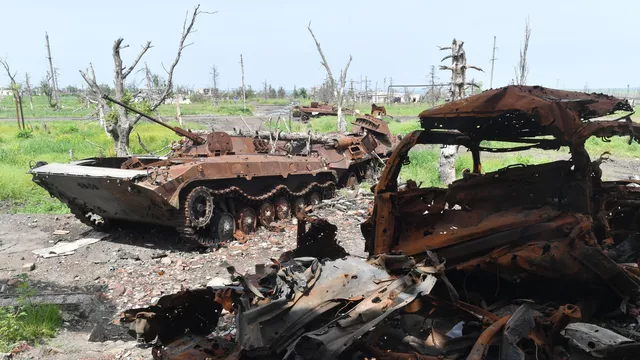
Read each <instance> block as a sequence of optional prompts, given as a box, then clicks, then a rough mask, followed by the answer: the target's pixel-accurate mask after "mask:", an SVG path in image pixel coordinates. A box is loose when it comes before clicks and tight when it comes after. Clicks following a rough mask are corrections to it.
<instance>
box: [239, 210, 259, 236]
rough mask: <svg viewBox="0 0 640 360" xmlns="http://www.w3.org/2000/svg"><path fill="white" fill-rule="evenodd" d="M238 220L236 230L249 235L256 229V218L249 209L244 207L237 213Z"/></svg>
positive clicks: (253, 211) (253, 212) (254, 212)
mask: <svg viewBox="0 0 640 360" xmlns="http://www.w3.org/2000/svg"><path fill="white" fill-rule="evenodd" d="M236 217H237V219H238V229H240V231H242V232H243V233H245V234H249V233H251V232H253V231H255V229H256V222H257V221H258V219H257V217H256V211H255V210H253V209H252V208H250V207H245V208H242V209H240V211H238V214H237V215H236Z"/></svg>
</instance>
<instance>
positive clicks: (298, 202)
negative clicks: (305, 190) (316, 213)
mask: <svg viewBox="0 0 640 360" xmlns="http://www.w3.org/2000/svg"><path fill="white" fill-rule="evenodd" d="M305 206H307V205H306V204H305V203H304V197H302V196H297V197H296V198H295V199H293V210H294V211H295V214H296V215H297V214H298V213H299V212H300V211H304V208H305Z"/></svg>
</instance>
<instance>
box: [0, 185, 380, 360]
mask: <svg viewBox="0 0 640 360" xmlns="http://www.w3.org/2000/svg"><path fill="white" fill-rule="evenodd" d="M369 199H370V198H364V197H362V196H358V197H357V198H356V199H353V198H351V197H349V198H348V199H346V200H344V203H343V205H338V206H339V207H341V210H338V209H336V208H330V207H327V208H324V209H319V210H317V211H316V213H317V215H318V216H322V217H324V218H327V219H328V220H329V221H330V222H332V223H333V224H336V225H337V226H338V232H339V241H340V245H342V246H343V247H344V248H345V249H346V250H347V251H348V252H349V253H350V254H352V255H356V256H363V257H364V256H365V253H364V242H363V239H362V235H361V233H360V230H359V224H360V222H362V221H363V220H364V218H365V216H366V210H367V206H368V204H369ZM280 225H281V227H282V229H281V231H268V230H266V229H259V230H258V231H257V232H255V233H253V234H251V236H250V237H249V238H248V239H247V241H246V242H245V243H244V244H241V243H239V242H233V243H231V244H229V245H228V246H226V247H223V248H221V249H218V250H216V251H203V250H202V249H195V248H193V247H190V246H188V245H187V244H185V243H183V242H181V241H180V239H179V236H178V234H177V233H176V232H175V231H174V230H172V229H163V228H153V227H149V228H147V227H127V228H120V229H115V230H114V231H112V232H111V233H109V235H108V237H106V238H105V239H103V240H101V241H99V242H97V243H94V244H91V245H88V246H86V247H83V248H80V249H78V250H77V251H76V252H75V254H73V255H68V256H60V257H53V258H47V259H44V258H39V257H37V256H36V255H34V254H33V253H32V250H35V249H40V248H45V247H49V246H52V245H54V244H55V243H57V242H59V241H73V240H76V239H79V238H83V237H91V236H95V235H96V234H95V233H94V232H93V231H92V230H91V229H90V228H89V227H87V226H85V225H83V224H81V223H80V222H79V221H77V220H76V219H75V218H74V217H73V216H72V215H26V214H15V215H9V214H4V215H0V259H2V261H0V286H1V289H0V290H1V292H0V302H2V301H9V300H10V299H11V298H13V297H15V294H16V291H17V289H16V286H15V285H12V281H11V279H14V278H15V277H16V276H17V275H18V274H20V273H23V272H27V273H28V275H29V279H30V280H31V282H32V285H33V287H34V289H35V290H36V291H37V293H38V297H40V296H45V295H46V296H49V298H53V299H55V300H56V301H58V302H59V303H63V304H64V303H69V302H70V303H71V304H66V305H62V308H63V310H64V313H63V314H64V316H63V318H64V320H65V322H64V325H63V327H62V330H61V331H60V334H59V335H58V336H57V337H56V338H54V339H52V340H50V341H48V342H47V343H46V344H41V345H39V346H37V347H36V348H34V349H30V350H29V351H26V352H24V353H22V354H20V355H18V356H17V358H20V359H29V358H34V359H36V358H37V359H41V358H53V359H80V358H81V359H116V358H118V359H121V358H122V359H128V358H131V359H146V358H151V354H150V350H149V349H146V348H140V347H137V346H136V343H135V341H134V339H133V338H131V337H129V336H128V335H127V334H126V332H125V329H123V328H121V327H120V326H116V325H113V324H111V322H112V321H113V320H114V319H115V318H117V316H118V314H119V312H120V311H122V310H125V309H129V308H134V307H142V306H148V305H151V304H153V303H155V302H156V301H157V300H158V298H159V297H161V296H163V295H166V294H171V293H174V292H176V291H179V290H181V289H184V288H198V287H203V286H206V285H207V283H208V282H210V281H212V280H214V279H215V280H214V281H216V280H219V279H220V278H222V279H228V277H229V275H228V273H227V271H226V266H228V265H233V266H234V267H235V268H236V269H237V271H238V272H240V273H247V272H251V273H252V272H253V267H254V265H255V264H258V263H263V264H265V263H270V259H271V258H275V259H277V258H278V257H279V256H280V254H282V253H283V252H284V251H286V250H290V249H293V248H295V244H296V238H295V236H296V227H297V225H296V220H295V219H291V220H289V221H286V222H282V223H280ZM55 230H67V231H69V233H68V234H66V235H53V232H54V231H55ZM29 263H34V264H35V269H34V270H32V271H28V270H25V269H23V266H24V265H25V264H29ZM216 278H217V279H216ZM56 296H57V297H56ZM74 296H75V297H74ZM220 326H223V327H224V326H226V325H225V324H224V322H222V324H221V325H220ZM90 340H91V341H90Z"/></svg>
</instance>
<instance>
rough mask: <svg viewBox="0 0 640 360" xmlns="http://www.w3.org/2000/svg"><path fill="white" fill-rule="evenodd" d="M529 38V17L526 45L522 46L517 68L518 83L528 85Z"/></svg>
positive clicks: (526, 24) (525, 34)
mask: <svg viewBox="0 0 640 360" xmlns="http://www.w3.org/2000/svg"><path fill="white" fill-rule="evenodd" d="M529 38H531V26H530V24H529V18H528V17H527V22H526V23H525V26H524V46H523V47H521V48H520V61H519V62H518V66H517V67H516V68H515V72H516V84H517V85H526V84H527V76H528V75H529V63H528V62H527V51H528V50H529Z"/></svg>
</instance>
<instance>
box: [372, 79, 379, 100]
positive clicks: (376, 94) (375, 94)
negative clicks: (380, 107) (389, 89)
mask: <svg viewBox="0 0 640 360" xmlns="http://www.w3.org/2000/svg"><path fill="white" fill-rule="evenodd" d="M373 95H374V96H375V97H376V102H378V80H376V92H374V93H373Z"/></svg>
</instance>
